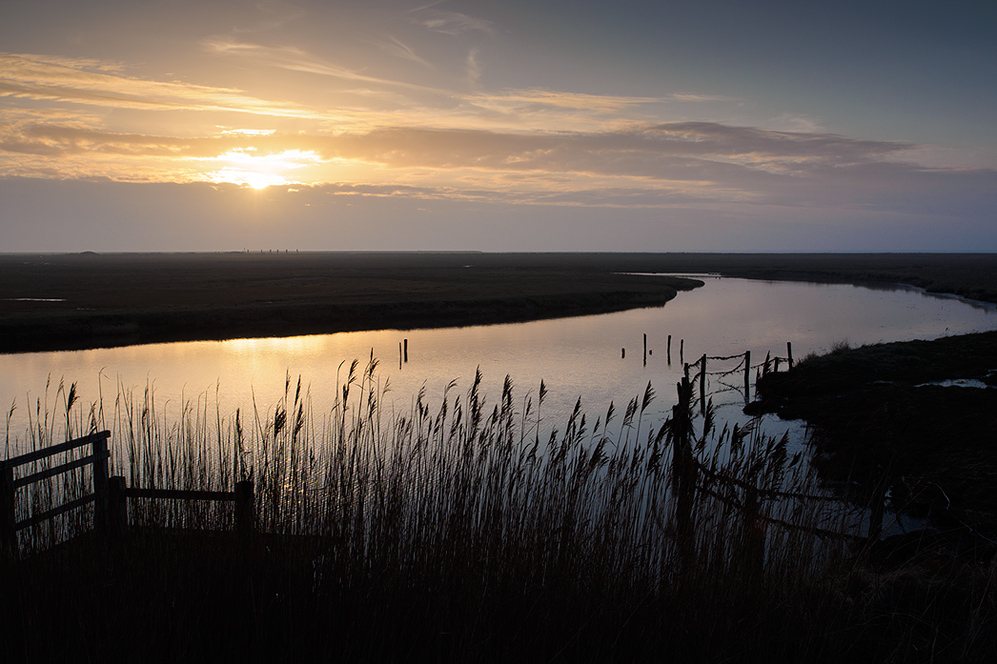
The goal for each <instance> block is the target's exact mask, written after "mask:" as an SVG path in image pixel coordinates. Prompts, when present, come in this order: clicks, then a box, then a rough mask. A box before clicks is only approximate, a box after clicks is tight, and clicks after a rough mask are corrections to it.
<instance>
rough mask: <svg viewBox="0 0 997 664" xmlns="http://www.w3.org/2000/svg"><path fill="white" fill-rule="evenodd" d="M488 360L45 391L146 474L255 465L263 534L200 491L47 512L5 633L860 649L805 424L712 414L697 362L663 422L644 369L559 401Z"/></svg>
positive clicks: (365, 653) (68, 643)
mask: <svg viewBox="0 0 997 664" xmlns="http://www.w3.org/2000/svg"><path fill="white" fill-rule="evenodd" d="M480 383H481V376H480V375H478V376H476V377H475V379H474V381H473V382H472V384H471V385H470V386H469V387H468V388H467V389H465V390H460V389H458V388H457V387H456V385H453V384H451V385H450V386H449V387H448V388H447V390H446V391H445V393H444V396H443V398H442V399H441V400H440V401H439V402H438V403H434V404H430V403H428V402H427V400H426V398H425V394H424V393H420V394H418V395H417V396H416V397H415V398H414V401H413V403H412V406H411V408H410V409H409V410H408V411H407V412H403V413H399V412H397V411H395V410H393V409H391V408H389V407H387V406H386V405H385V404H386V403H387V399H386V394H387V393H388V391H389V390H390V386H389V385H385V384H382V383H381V382H380V380H379V377H378V372H377V362H376V360H374V359H373V358H371V360H370V361H369V362H368V363H367V364H366V366H364V365H362V364H361V363H358V362H354V363H352V364H351V365H349V366H343V367H342V371H341V374H340V375H337V376H336V377H335V382H334V383H333V385H332V386H331V387H332V389H334V390H335V394H336V395H337V397H336V399H335V401H334V405H333V406H332V408H331V409H330V410H328V411H327V412H322V413H318V412H315V410H314V409H313V408H312V400H311V398H310V389H309V388H308V386H303V385H302V384H301V383H300V381H294V380H292V378H291V377H290V376H288V377H287V378H286V381H285V389H284V395H283V398H282V399H281V400H280V401H279V402H278V403H277V404H275V405H273V406H271V407H269V408H266V409H262V408H254V410H253V411H252V412H249V413H244V412H241V411H237V412H236V413H234V414H232V415H229V414H225V413H221V412H220V411H219V409H218V408H217V406H213V405H212V404H216V403H217V399H215V400H213V401H212V400H211V399H210V398H208V396H206V395H199V396H197V397H195V398H193V399H191V400H190V401H184V402H182V403H180V404H160V403H158V402H157V401H156V398H155V394H154V390H152V389H147V390H145V391H144V392H142V393H140V394H137V393H135V392H130V391H126V390H124V389H119V391H118V393H117V394H116V395H115V396H114V398H113V406H112V405H111V404H106V405H105V404H104V403H96V404H94V405H92V406H90V407H89V408H84V407H82V404H79V403H77V402H76V401H75V399H74V398H73V396H72V395H73V394H74V390H72V388H70V389H69V390H66V389H65V388H64V387H62V388H60V389H58V390H57V392H56V393H57V395H59V406H60V410H58V411H55V412H62V411H64V416H63V415H60V416H58V417H55V416H53V415H50V413H49V406H42V405H39V407H38V410H37V413H36V415H34V416H33V420H32V429H31V431H30V432H28V433H27V434H26V435H27V437H28V440H29V443H30V445H31V446H33V447H44V446H46V445H49V444H51V443H52V442H54V441H56V440H57V439H58V438H59V437H60V436H61V434H60V432H63V433H64V434H65V435H66V436H67V437H71V436H76V435H80V434H85V433H87V432H88V431H91V430H97V429H100V428H103V427H107V428H110V430H111V432H112V435H111V444H112V452H111V459H112V471H111V472H112V474H119V475H123V476H124V477H126V479H127V483H128V485H129V486H132V487H158V488H171V489H195V490H231V489H232V488H233V487H234V485H235V483H236V482H238V481H240V480H246V479H250V480H253V482H254V484H255V496H256V515H257V523H256V530H257V535H256V539H255V540H254V541H253V542H252V543H251V545H250V546H248V547H243V546H236V544H235V542H234V540H233V541H229V540H228V539H226V538H225V536H224V535H223V534H221V533H224V531H226V530H231V528H232V523H233V516H232V514H231V507H230V506H229V505H226V504H221V503H209V502H201V503H195V502H191V501H153V500H148V501H142V500H132V501H130V503H129V510H130V514H129V519H130V522H131V524H132V526H133V531H132V533H131V534H130V535H129V538H128V539H127V540H126V541H124V542H119V543H116V544H114V543H109V542H108V541H107V540H106V539H103V538H101V537H99V536H93V537H90V538H89V539H86V538H84V537H82V536H81V535H82V533H83V532H85V531H86V530H87V523H88V522H87V519H88V518H90V517H88V516H87V515H86V514H85V513H84V514H82V515H80V516H77V517H75V518H76V519H77V528H76V530H74V531H73V533H72V534H74V535H75V536H77V538H78V539H80V542H79V544H78V545H76V546H72V544H73V543H72V542H70V543H69V544H70V545H64V546H58V547H53V546H52V545H53V544H54V540H52V539H51V538H52V534H51V533H50V532H48V531H46V530H45V528H41V527H39V528H34V529H32V530H31V531H30V533H28V534H26V535H25V536H24V537H25V542H24V544H25V545H26V546H27V548H29V549H31V550H33V551H38V552H40V553H39V554H38V555H36V556H34V557H26V558H25V559H24V560H23V561H21V562H20V563H17V564H15V565H14V567H10V568H8V570H13V571H12V572H10V573H8V574H7V575H6V576H5V577H4V584H5V588H4V591H5V595H4V596H5V597H8V598H12V600H11V601H6V602H5V604H4V609H3V614H2V615H0V626H2V629H3V630H7V631H9V634H8V637H9V641H8V642H10V643H13V644H15V650H16V651H17V653H18V654H24V656H25V659H26V660H27V661H35V662H38V661H54V660H55V659H60V658H63V657H65V656H67V655H68V654H69V653H72V652H77V653H79V652H84V653H85V654H87V655H89V656H90V658H92V659H97V660H99V661H116V660H123V659H126V658H128V659H133V658H135V657H138V658H140V659H142V660H143V661H191V660H192V659H194V658H197V659H202V660H203V658H208V659H210V658H215V659H220V660H224V661H231V660H233V659H235V658H236V657H239V658H243V659H247V660H251V661H267V662H274V661H314V660H322V661H328V660H329V659H332V658H342V659H344V660H345V661H400V660H419V661H422V660H427V661H513V660H515V661H520V660H523V661H580V660H584V661H644V660H651V659H654V660H660V659H661V658H662V657H666V656H670V657H674V658H675V660H676V661H765V662H773V661H843V660H844V659H846V654H847V652H848V649H847V648H845V649H843V648H842V647H841V644H840V643H839V642H838V640H837V638H836V636H835V634H836V633H840V631H841V630H844V629H846V623H847V615H848V611H847V610H846V609H843V607H844V606H845V600H844V595H843V594H842V593H841V591H840V588H839V587H838V583H837V581H836V580H839V579H841V578H844V577H843V576H842V575H843V574H846V573H847V570H848V569H849V566H850V565H852V564H853V563H852V560H853V558H852V556H851V554H850V550H849V547H848V540H847V539H842V538H837V537H834V536H832V534H833V533H834V532H840V531H841V530H842V529H844V528H845V526H844V523H845V521H844V519H845V515H844V514H843V512H842V511H841V510H840V509H839V508H835V507H834V506H833V504H832V503H828V502H820V501H810V502H807V501H799V500H794V499H792V498H790V497H787V495H785V494H788V493H800V494H813V493H816V488H815V480H814V478H813V477H812V475H811V474H810V473H809V471H808V465H807V464H806V462H805V460H804V459H802V458H800V457H798V456H797V457H794V458H788V456H787V454H786V441H785V440H776V439H771V438H768V437H766V436H765V435H764V434H763V433H762V432H761V431H760V429H759V428H757V425H751V426H748V427H743V428H737V427H734V428H730V429H728V428H726V427H724V428H722V429H720V430H719V431H718V430H717V429H716V428H714V427H712V426H711V415H710V412H709V411H710V409H709V408H707V418H708V419H707V422H705V423H702V424H704V426H699V427H698V430H699V431H700V432H701V434H700V435H698V436H697V435H694V434H692V427H691V420H690V413H691V412H692V410H693V407H692V406H693V404H691V402H690V401H691V398H692V397H691V395H692V390H691V388H690V387H689V386H688V385H686V386H684V387H683V386H681V385H680V388H679V390H680V402H679V406H676V408H675V409H674V411H673V416H672V417H671V418H669V419H667V420H666V421H664V422H660V421H651V418H649V417H646V415H647V412H648V407H649V405H650V404H651V402H653V400H654V399H655V393H654V390H653V389H652V388H651V386H650V385H648V388H647V389H646V390H645V392H644V393H643V394H642V395H637V396H635V397H634V398H633V399H631V400H629V401H627V402H626V405H625V407H623V408H622V410H621V411H617V410H616V409H615V408H614V407H613V406H610V408H609V410H608V412H606V413H605V414H601V415H599V416H598V417H596V419H595V421H594V422H592V421H591V420H590V419H589V417H588V416H587V415H586V414H585V412H584V410H583V408H582V404H581V402H580V401H579V402H578V404H577V405H576V407H575V409H574V411H573V412H572V413H571V414H570V416H569V417H568V418H567V420H566V421H564V422H562V423H559V424H558V425H557V426H548V425H547V424H546V418H545V417H543V412H544V405H545V404H544V399H545V396H546V387H545V385H544V384H543V383H541V385H540V386H539V389H538V390H536V391H532V390H530V391H527V392H526V393H525V394H522V395H519V394H518V392H517V390H516V388H515V386H513V384H512V382H511V381H510V380H508V379H507V380H506V381H505V385H504V387H503V390H502V393H501V395H500V396H499V397H498V399H497V400H496V401H495V402H494V403H491V402H490V401H489V400H488V399H487V398H486V395H484V394H483V393H482V392H481V391H480ZM683 390H684V391H683ZM56 420H58V422H57V423H56ZM63 427H64V430H63ZM9 435H10V432H8V436H9ZM677 450H685V452H683V454H685V453H686V452H687V453H688V454H689V455H691V456H681V455H680V454H679V453H678V452H677ZM690 458H691V459H694V460H695V462H696V468H697V473H698V474H697V476H698V478H699V479H698V481H697V484H696V487H697V488H696V489H695V490H692V491H691V492H689V491H688V487H689V485H688V484H687V485H685V486H686V489H685V490H683V489H682V487H681V486H680V485H679V484H678V483H679V482H680V481H682V480H680V479H678V478H680V477H682V475H681V473H679V472H677V470H676V465H675V464H676V460H679V461H677V462H678V463H680V464H682V463H688V459H690ZM74 481H76V482H77V483H78V484H80V485H81V486H82V485H85V484H86V482H87V478H86V477H85V476H81V478H80V479H78V480H74ZM48 491H49V493H48V494H45V495H42V494H38V498H35V497H34V496H32V497H31V498H30V499H29V500H27V501H25V502H26V503H28V504H35V505H36V506H41V505H42V504H43V503H45V501H46V500H48V501H51V500H53V499H54V497H55V495H56V494H58V490H48ZM683 491H687V492H686V493H685V494H683ZM777 494H778V496H777ZM682 495H685V496H686V498H689V499H690V500H689V501H688V502H686V503H684V504H685V507H681V506H680V505H682V504H683V501H682ZM759 496H761V497H762V498H772V499H764V500H762V499H759ZM773 497H776V498H773ZM81 512H83V510H81ZM164 533H169V536H164ZM212 533H214V536H212V535H211V534H212ZM62 539H65V537H62V538H59V540H60V541H61V540H62ZM84 540H85V541H84ZM46 550H47V551H46Z"/></svg>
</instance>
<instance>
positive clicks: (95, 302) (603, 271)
mask: <svg viewBox="0 0 997 664" xmlns="http://www.w3.org/2000/svg"><path fill="white" fill-rule="evenodd" d="M647 272H659V273H660V272H672V273H705V272H713V273H720V274H724V275H728V276H739V277H748V278H757V279H793V280H809V281H820V282H838V283H861V284H892V283H905V284H911V285H915V286H918V287H922V288H925V289H927V290H929V291H934V292H944V293H953V294H957V295H961V296H965V297H970V298H975V299H979V300H985V301H989V302H997V256H995V255H991V254H540V253H536V254H484V253H438V254H434V253H397V254H378V253H228V254H108V255H98V254H93V253H85V254H74V255H67V254H60V255H27V254H16V255H15V254H8V255H0V352H23V351H33V350H58V349H77V348H91V347H100V346H118V345H128V344H138V343H150V342H160V341H189V340H198V339H225V338H236V337H260V336H291V335H297V334H315V333H329V332H339V331H347V330H364V329H382V328H400V329H408V328H415V327H440V326H451V325H471V324H482V323H500V322H515V321H524V320H534V319H538V318H550V317H557V316H572V315H582V314H593V313H605V312H610V311H619V310H622V309H628V308H635V307H647V306H660V305H662V304H664V303H665V302H667V301H668V300H669V299H671V298H672V297H675V292H676V290H683V289H689V288H693V287H695V286H696V285H697V283H698V282H695V281H687V280H673V279H663V278H661V277H647V276H642V275H641V274H639V273H647Z"/></svg>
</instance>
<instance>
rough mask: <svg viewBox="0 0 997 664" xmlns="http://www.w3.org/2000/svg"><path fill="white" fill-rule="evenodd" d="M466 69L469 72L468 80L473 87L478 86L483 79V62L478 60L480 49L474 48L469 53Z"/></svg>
mask: <svg viewBox="0 0 997 664" xmlns="http://www.w3.org/2000/svg"><path fill="white" fill-rule="evenodd" d="M464 71H466V72H467V82H468V83H469V84H470V86H471V88H476V87H477V86H478V82H479V81H480V80H481V64H480V63H479V62H478V49H476V48H472V49H471V50H470V51H468V53H467V60H466V61H465V65H464Z"/></svg>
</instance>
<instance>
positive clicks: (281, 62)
mask: <svg viewBox="0 0 997 664" xmlns="http://www.w3.org/2000/svg"><path fill="white" fill-rule="evenodd" d="M201 45H202V47H203V48H204V49H205V50H207V51H209V52H211V53H214V54H216V55H228V56H233V57H241V58H245V59H248V60H252V61H253V62H256V63H257V64H261V65H264V66H268V67H277V68H280V69H287V70H289V71H298V72H304V73H307V74H316V75H319V76H329V77H332V78H338V79H341V80H345V81H356V82H360V83H366V84H373V85H379V86H388V87H395V88H405V89H409V90H419V91H424V92H432V93H435V94H448V93H447V91H445V90H441V89H437V88H432V87H427V86H424V85H417V84H414V83H409V82H406V81H399V80H394V79H389V78H381V77H377V76H370V75H367V74H364V73H362V72H358V71H355V70H353V69H349V68H347V67H341V66H339V65H336V64H334V63H331V62H329V61H327V60H324V59H322V58H319V57H316V56H314V55H311V54H310V53H308V52H306V51H304V50H302V49H300V48H297V47H296V46H266V45H264V44H252V43H249V42H241V41H236V40H233V39H222V38H213V39H206V40H204V41H203V42H201Z"/></svg>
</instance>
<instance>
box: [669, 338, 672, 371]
mask: <svg viewBox="0 0 997 664" xmlns="http://www.w3.org/2000/svg"><path fill="white" fill-rule="evenodd" d="M668 366H672V335H670V334H669V335H668Z"/></svg>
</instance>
